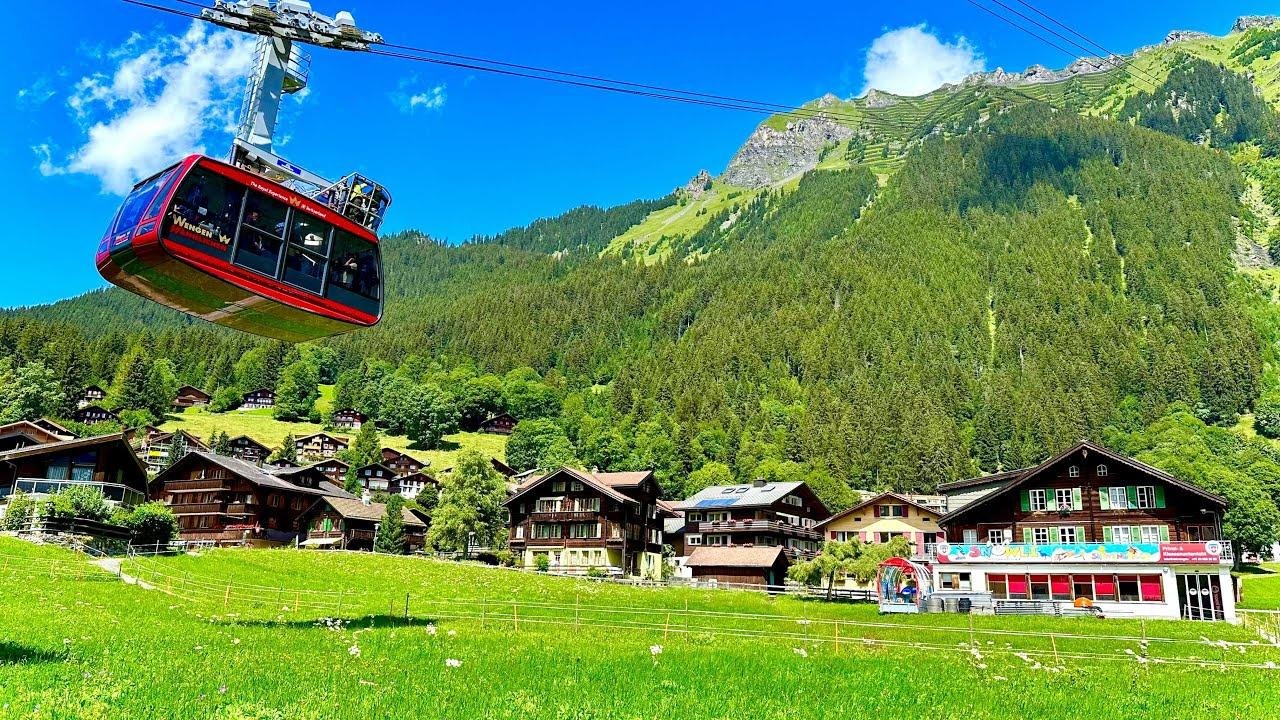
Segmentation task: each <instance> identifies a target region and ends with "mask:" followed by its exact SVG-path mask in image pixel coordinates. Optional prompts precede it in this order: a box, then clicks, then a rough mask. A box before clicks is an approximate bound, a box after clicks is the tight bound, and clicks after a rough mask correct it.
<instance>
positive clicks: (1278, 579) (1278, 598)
mask: <svg viewBox="0 0 1280 720" xmlns="http://www.w3.org/2000/svg"><path fill="white" fill-rule="evenodd" d="M1251 570H1252V572H1249V573H1241V575H1240V602H1239V603H1238V604H1239V606H1240V607H1242V608H1246V609H1249V610H1280V564H1276V563H1264V564H1263V565H1262V566H1261V567H1259V568H1251Z"/></svg>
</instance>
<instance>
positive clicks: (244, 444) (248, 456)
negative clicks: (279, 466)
mask: <svg viewBox="0 0 1280 720" xmlns="http://www.w3.org/2000/svg"><path fill="white" fill-rule="evenodd" d="M270 455H271V448H269V447H267V446H266V445H263V444H262V443H260V442H258V441H257V440H254V439H253V438H251V437H249V436H248V435H237V436H236V437H233V438H231V457H233V458H236V459H237V460H244V461H245V462H250V463H254V464H262V463H263V462H265V461H266V459H267V458H268V457H269V456H270Z"/></svg>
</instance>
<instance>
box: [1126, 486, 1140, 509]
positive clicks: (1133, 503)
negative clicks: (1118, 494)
mask: <svg viewBox="0 0 1280 720" xmlns="http://www.w3.org/2000/svg"><path fill="white" fill-rule="evenodd" d="M1124 494H1125V497H1127V498H1129V509H1130V510H1132V509H1134V508H1136V507H1138V488H1137V487H1136V486H1134V485H1128V486H1126V487H1125V489H1124Z"/></svg>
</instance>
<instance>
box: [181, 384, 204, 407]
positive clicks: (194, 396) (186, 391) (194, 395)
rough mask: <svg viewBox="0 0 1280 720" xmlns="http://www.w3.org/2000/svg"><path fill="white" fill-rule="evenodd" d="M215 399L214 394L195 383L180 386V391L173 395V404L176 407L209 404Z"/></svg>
mask: <svg viewBox="0 0 1280 720" xmlns="http://www.w3.org/2000/svg"><path fill="white" fill-rule="evenodd" d="M212 400H213V396H211V395H210V394H209V393H207V392H205V391H203V390H201V389H200V388H198V387H195V386H194V385H183V386H182V387H180V388H178V392H177V394H176V395H174V397H173V406H174V407H176V408H189V407H196V406H198V405H208V404H209V403H210V402H211V401H212Z"/></svg>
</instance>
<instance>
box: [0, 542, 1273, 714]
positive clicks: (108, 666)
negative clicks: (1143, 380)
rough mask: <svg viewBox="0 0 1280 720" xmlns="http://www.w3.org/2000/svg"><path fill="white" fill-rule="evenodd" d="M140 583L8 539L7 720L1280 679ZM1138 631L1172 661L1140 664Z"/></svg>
mask: <svg viewBox="0 0 1280 720" xmlns="http://www.w3.org/2000/svg"><path fill="white" fill-rule="evenodd" d="M126 572H130V573H136V574H139V575H141V576H143V577H145V578H148V579H150V580H151V581H152V582H154V583H155V584H156V585H157V586H158V587H159V588H160V590H144V589H141V588H137V587H134V586H129V585H124V584H120V583H118V582H115V581H114V580H113V579H112V578H111V576H109V575H106V574H98V575H94V574H88V573H87V572H86V570H85V565H84V561H83V560H80V559H78V558H76V557H74V556H71V555H69V554H63V553H61V552H60V551H56V550H51V549H48V548H37V547H33V546H29V545H26V544H24V543H20V542H18V541H15V540H10V539H6V538H0V597H4V598H5V607H6V612H4V613H0V717H13V718H193V717H201V718H214V719H222V720H231V719H237V720H243V719H246V718H258V719H266V718H281V719H283V718H290V719H291V720H292V719H293V718H371V717H379V718H381V717H387V718H401V717H414V718H418V717H429V718H436V717H440V718H445V717H447V718H522V719H526V720H527V719H528V718H642V717H643V718H658V717H661V718H673V719H680V718H699V719H705V718H743V717H751V718H774V717H785V718H832V717H868V716H883V717H890V716H893V717H901V716H911V717H930V718H966V719H973V718H1007V717H1023V718H1094V717H1102V716H1105V717H1107V718H1147V717H1151V716H1153V715H1155V714H1161V715H1168V716H1170V717H1204V716H1209V717H1216V718H1234V717H1267V716H1269V712H1270V710H1271V708H1273V707H1275V703H1277V702H1280V688H1277V686H1276V683H1274V679H1275V677H1276V671H1275V670H1271V669H1267V668H1264V667H1258V665H1260V664H1262V663H1265V662H1274V661H1276V660H1277V659H1280V650H1277V649H1276V648H1274V647H1271V646H1269V645H1260V644H1256V643H1257V638H1256V636H1254V635H1251V634H1250V633H1249V632H1248V631H1247V630H1244V629H1243V628H1236V627H1231V626H1227V625H1221V624H1218V625H1209V624H1192V623H1167V622H1166V623H1157V622H1149V623H1146V624H1145V625H1141V624H1139V623H1137V622H1133V621H1114V620H1107V621H1096V620H1054V619H1051V618H988V617H975V618H972V620H973V628H972V629H970V627H969V624H968V623H969V620H970V618H968V617H966V616H957V615H936V616H921V617H915V618H910V619H903V618H898V619H893V618H881V617H879V616H877V615H876V614H875V612H874V610H873V609H872V608H870V607H868V606H842V605H826V604H821V603H815V602H805V601H801V600H796V599H789V598H782V599H772V598H768V597H766V596H764V595H760V594H754V593H739V592H714V591H692V590H680V589H667V588H663V589H643V588H630V587H622V586H617V585H597V584H593V583H591V582H589V581H585V580H571V579H564V578H550V577H542V576H537V575H529V574H519V573H515V572H514V571H506V570H496V569H488V568H482V567H478V566H470V565H458V564H450V563H443V562H438V561H431V560H424V559H417V558H389V557H373V556H368V555H364V556H358V555H351V554H339V553H331V554H324V553H306V552H298V551H286V550H280V551H217V552H212V553H207V554H205V555H204V556H202V557H180V558H166V559H159V560H143V561H130V562H129V563H127V564H126ZM165 591H169V592H165ZM406 595H407V596H408V607H409V621H408V622H406V621H405V619H404V608H405V605H406ZM335 600H337V601H339V602H341V612H336V610H338V608H337V607H336V606H335V605H334V602H335ZM686 607H687V608H688V610H687V611H686V610H685V608H686ZM335 616H337V617H339V618H341V619H342V620H343V621H342V622H337V621H335V620H334V619H333V618H334V617H335ZM837 620H838V621H839V622H840V624H839V625H837V624H836V623H835V621H837ZM837 628H838V629H837ZM686 629H687V632H686ZM1144 631H1145V632H1146V634H1147V637H1148V638H1149V639H1150V645H1149V646H1148V647H1149V653H1150V655H1151V657H1152V658H1158V659H1159V660H1157V659H1152V660H1149V661H1147V662H1141V661H1139V660H1138V658H1139V657H1140V656H1141V655H1142V652H1143V651H1142V647H1143V646H1142V643H1141V641H1140V639H1139V636H1140V634H1141V633H1142V632H1144ZM836 632H839V633H840V635H839V637H840V639H841V642H840V643H839V644H837V643H835V642H834V639H835V637H836V635H835V633H836ZM749 634H755V635H756V637H746V635H749ZM1210 640H1212V641H1219V640H1221V641H1223V644H1221V645H1214V644H1210V643H1209V642H1208V641H1210ZM1233 642H1240V643H1242V644H1240V645H1234V644H1231V643H1233ZM971 643H972V644H971ZM1054 650H1056V651H1057V653H1058V657H1057V658H1056V659H1055V657H1054V654H1053V651H1054ZM1177 658H1181V661H1178V660H1176V659H1177ZM1223 659H1225V660H1227V661H1229V662H1230V663H1232V664H1231V665H1225V664H1222V663H1221V661H1222V660H1223ZM1246 665H1248V666H1246Z"/></svg>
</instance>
